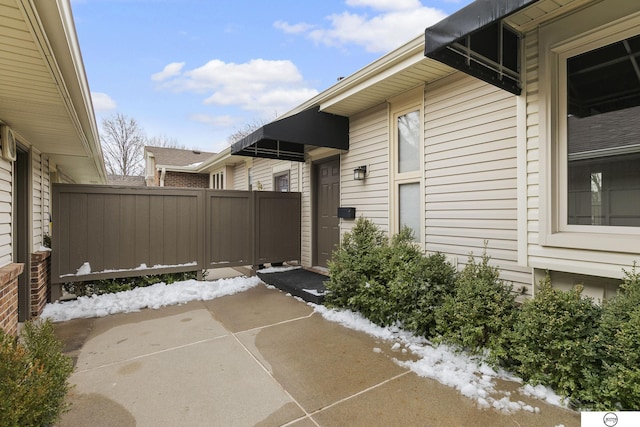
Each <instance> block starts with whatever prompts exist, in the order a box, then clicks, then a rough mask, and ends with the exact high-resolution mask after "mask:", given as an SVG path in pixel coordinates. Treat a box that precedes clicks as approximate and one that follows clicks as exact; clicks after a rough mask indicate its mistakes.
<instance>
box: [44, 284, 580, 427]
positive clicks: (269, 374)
mask: <svg viewBox="0 0 640 427" xmlns="http://www.w3.org/2000/svg"><path fill="white" fill-rule="evenodd" d="M56 330H57V333H58V335H59V337H60V338H61V339H62V340H63V341H64V342H65V344H66V349H65V351H66V352H67V353H68V354H69V355H71V356H73V357H74V358H75V359H76V369H75V373H74V374H73V376H72V377H71V382H72V383H73V384H75V387H74V389H73V390H72V392H71V394H70V396H69V400H70V402H71V403H72V405H73V406H72V409H71V411H70V412H68V413H67V414H65V415H64V416H63V418H62V420H61V422H60V423H59V426H60V427H71V426H73V427H75V426H93V427H99V426H154V427H155V426H254V425H256V426H280V425H289V426H296V427H306V426H360V425H361V426H374V425H375V426H378V425H379V426H408V425H421V426H429V425H438V426H441V425H450V426H549V427H554V426H558V425H560V424H563V425H564V426H565V427H570V426H579V425H580V417H579V414H576V413H574V412H570V411H566V410H563V409H560V408H557V407H553V406H550V405H547V404H545V403H543V402H541V401H538V400H535V399H531V398H527V397H517V400H523V401H526V402H528V403H530V404H531V405H532V406H537V407H539V408H540V410H541V411H540V413H538V414H533V413H529V412H525V411H518V412H516V413H514V414H511V415H505V414H502V413H500V412H497V411H494V410H481V409H478V407H477V405H476V403H475V402H474V401H473V400H470V399H468V398H465V397H463V396H461V395H460V394H459V393H458V392H457V391H456V390H454V389H452V388H449V387H446V386H443V385H441V384H440V383H438V382H436V381H433V380H430V379H425V378H420V377H418V376H417V375H415V374H414V373H412V372H411V371H409V370H407V369H405V368H403V367H400V366H398V365H397V364H396V363H395V362H394V361H393V360H392V359H393V358H396V359H402V358H407V357H411V356H410V355H403V354H402V353H401V352H399V351H393V350H392V349H391V345H390V343H385V342H380V341H379V340H376V339H374V338H372V337H370V336H368V335H366V334H364V333H360V332H355V331H352V330H350V329H347V328H344V327H342V326H340V325H338V324H336V323H332V322H329V321H327V320H325V319H323V318H322V317H321V316H320V315H319V314H317V313H314V311H313V309H312V307H310V306H308V305H307V304H305V303H303V302H301V301H299V300H297V299H294V298H292V297H290V296H287V295H285V294H284V293H282V292H280V291H278V290H276V289H270V288H267V287H265V286H263V285H260V286H258V287H256V288H253V289H251V290H249V291H246V292H242V293H239V294H236V295H233V296H227V297H222V298H218V299H215V300H211V301H205V302H191V303H188V304H184V305H178V306H172V307H167V308H163V309H160V310H143V311H141V312H138V313H131V314H121V315H112V316H109V317H103V318H95V319H78V320H72V321H68V322H62V323H58V324H56ZM374 349H381V351H374ZM502 386H504V387H505V388H510V389H513V390H515V389H516V388H517V384H507V383H505V384H502Z"/></svg>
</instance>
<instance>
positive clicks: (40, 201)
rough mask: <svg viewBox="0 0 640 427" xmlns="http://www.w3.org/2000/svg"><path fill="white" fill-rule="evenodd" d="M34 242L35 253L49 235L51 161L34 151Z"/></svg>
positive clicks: (32, 156) (32, 155)
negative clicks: (45, 236) (46, 235)
mask: <svg viewBox="0 0 640 427" xmlns="http://www.w3.org/2000/svg"><path fill="white" fill-rule="evenodd" d="M31 159H32V161H31V164H32V175H31V176H32V178H31V182H32V197H33V199H32V206H33V213H32V215H33V219H32V221H33V222H32V224H33V227H32V241H33V249H32V250H33V251H34V252H35V251H37V250H38V249H39V248H40V246H42V245H43V242H44V235H45V234H49V212H50V185H51V183H50V180H49V160H48V158H47V157H46V156H44V155H41V154H40V152H39V151H37V150H35V149H32V151H31Z"/></svg>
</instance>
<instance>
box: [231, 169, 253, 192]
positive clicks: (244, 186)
mask: <svg viewBox="0 0 640 427" xmlns="http://www.w3.org/2000/svg"><path fill="white" fill-rule="evenodd" d="M248 189H249V183H248V182H247V167H246V163H240V164H237V165H235V166H234V167H233V188H230V190H242V191H247V190H248Z"/></svg>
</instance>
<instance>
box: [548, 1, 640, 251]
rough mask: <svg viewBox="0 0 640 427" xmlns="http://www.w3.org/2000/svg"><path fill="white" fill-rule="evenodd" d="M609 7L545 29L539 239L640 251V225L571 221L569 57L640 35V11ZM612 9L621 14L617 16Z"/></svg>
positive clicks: (562, 244) (568, 245)
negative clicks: (568, 105) (569, 191)
mask: <svg viewBox="0 0 640 427" xmlns="http://www.w3.org/2000/svg"><path fill="white" fill-rule="evenodd" d="M608 8H609V11H608V12H604V11H598V10H596V8H595V7H594V8H592V10H591V11H589V12H590V13H589V14H588V15H587V16H585V15H583V14H578V13H576V14H574V15H571V16H570V17H568V18H566V19H563V20H561V21H558V22H556V23H555V24H553V25H549V26H548V27H546V28H543V29H541V31H540V43H539V74H540V114H539V117H540V129H541V131H543V132H542V133H541V135H540V183H539V185H540V187H539V188H540V206H539V209H540V218H539V219H540V235H539V243H540V244H541V245H543V246H552V247H563V248H574V249H589V250H606V251H612V252H627V253H629V252H637V242H638V238H639V237H640V227H617V226H598V225H574V224H569V223H568V200H567V199H568V182H567V181H568V179H567V176H568V174H567V171H568V153H567V120H566V117H567V95H566V82H567V75H566V64H567V59H568V58H570V57H573V56H576V55H579V54H581V53H584V52H588V51H591V50H594V49H597V48H599V47H603V46H606V45H609V44H611V43H615V42H618V41H620V40H623V39H626V38H629V37H632V36H634V35H638V34H639V33H640V29H639V28H640V12H635V13H628V12H625V11H623V10H616V8H614V7H612V5H609V6H608ZM612 9H613V10H615V13H618V14H619V16H622V18H619V19H612V18H611V16H609V14H611V13H614V12H613V11H612ZM599 12H601V13H599ZM585 13H586V12H585ZM625 13H626V14H627V15H626V16H625Z"/></svg>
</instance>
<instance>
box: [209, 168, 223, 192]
mask: <svg viewBox="0 0 640 427" xmlns="http://www.w3.org/2000/svg"><path fill="white" fill-rule="evenodd" d="M209 187H210V188H211V189H213V190H224V172H223V171H220V172H216V173H212V174H211V178H210V183H209Z"/></svg>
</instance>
